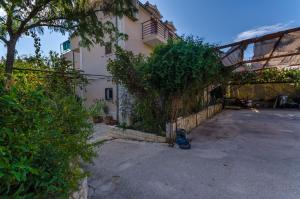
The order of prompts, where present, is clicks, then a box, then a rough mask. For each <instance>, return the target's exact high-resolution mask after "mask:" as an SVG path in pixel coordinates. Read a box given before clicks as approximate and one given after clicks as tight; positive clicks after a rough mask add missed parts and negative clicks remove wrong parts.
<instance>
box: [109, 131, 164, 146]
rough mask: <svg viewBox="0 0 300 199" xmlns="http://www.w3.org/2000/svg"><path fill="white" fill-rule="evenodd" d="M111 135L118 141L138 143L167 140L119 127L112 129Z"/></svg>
mask: <svg viewBox="0 0 300 199" xmlns="http://www.w3.org/2000/svg"><path fill="white" fill-rule="evenodd" d="M109 133H110V135H111V136H112V137H114V138H118V139H130V140H137V141H146V142H159V143H164V142H166V138H165V137H162V136H157V135H154V134H150V133H144V132H141V131H136V130H131V129H122V128H118V127H111V129H110V132H109Z"/></svg>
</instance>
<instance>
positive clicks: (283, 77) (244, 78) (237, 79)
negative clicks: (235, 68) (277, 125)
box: [231, 68, 300, 84]
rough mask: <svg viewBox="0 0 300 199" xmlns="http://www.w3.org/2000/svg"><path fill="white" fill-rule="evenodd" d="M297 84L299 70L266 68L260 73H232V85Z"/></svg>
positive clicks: (299, 75) (299, 79) (299, 77)
mask: <svg viewBox="0 0 300 199" xmlns="http://www.w3.org/2000/svg"><path fill="white" fill-rule="evenodd" d="M292 82H295V83H297V82H298V83H299V82H300V70H299V69H284V70H281V69H277V68H268V69H264V70H262V71H242V72H235V73H232V77H231V83H232V84H251V83H292Z"/></svg>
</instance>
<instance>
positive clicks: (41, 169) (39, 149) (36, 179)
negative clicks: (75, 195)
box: [0, 72, 94, 199]
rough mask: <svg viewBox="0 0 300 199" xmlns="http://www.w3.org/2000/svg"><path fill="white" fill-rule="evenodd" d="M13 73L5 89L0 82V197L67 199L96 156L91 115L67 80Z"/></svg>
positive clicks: (62, 77)
mask: <svg viewBox="0 0 300 199" xmlns="http://www.w3.org/2000/svg"><path fill="white" fill-rule="evenodd" d="M17 74H19V73H18V72H17V73H16V75H15V77H14V78H15V83H14V85H12V87H11V89H9V90H7V89H5V88H4V81H3V75H2V76H1V81H0V110H1V113H0V198H30V199H31V198H69V195H70V193H72V192H73V191H74V190H76V189H77V188H78V183H79V182H80V180H81V179H83V178H84V176H86V173H85V172H83V171H82V170H81V164H82V162H88V161H91V158H92V157H93V156H94V152H93V147H92V145H91V144H88V142H87V140H88V138H89V137H90V136H91V133H92V125H91V124H90V123H88V117H89V113H88V112H87V111H86V110H85V108H84V107H83V106H82V104H81V102H80V101H79V100H78V98H77V97H76V96H75V95H74V93H72V92H69V91H70V89H72V86H71V84H65V85H64V84H62V83H61V82H62V81H64V82H69V81H67V79H68V77H65V76H61V77H59V76H57V75H48V76H47V78H46V80H47V81H37V82H38V83H37V84H30V83H29V82H31V81H30V80H31V79H32V78H33V79H34V80H37V79H36V77H35V76H32V75H31V74H30V73H29V74H26V75H20V74H19V75H17ZM43 75H44V74H43ZM16 76H18V77H16ZM38 78H41V77H38ZM69 83H70V82H69ZM56 85H60V89H58V88H55V86H56Z"/></svg>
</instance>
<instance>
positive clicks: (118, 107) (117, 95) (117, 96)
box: [116, 16, 120, 122]
mask: <svg viewBox="0 0 300 199" xmlns="http://www.w3.org/2000/svg"><path fill="white" fill-rule="evenodd" d="M118 23H119V22H118V16H116V27H117V28H118ZM118 41H119V40H117V41H116V42H117V45H118V44H119V42H118ZM116 90H117V94H116V98H117V100H116V102H117V121H118V122H119V110H120V105H119V83H118V82H116Z"/></svg>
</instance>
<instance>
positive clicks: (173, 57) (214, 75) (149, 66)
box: [108, 37, 232, 133]
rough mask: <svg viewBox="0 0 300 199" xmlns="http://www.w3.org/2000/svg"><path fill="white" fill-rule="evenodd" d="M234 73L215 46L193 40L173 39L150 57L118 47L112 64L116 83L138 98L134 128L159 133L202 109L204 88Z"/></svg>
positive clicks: (112, 72)
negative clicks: (178, 118)
mask: <svg viewBox="0 0 300 199" xmlns="http://www.w3.org/2000/svg"><path fill="white" fill-rule="evenodd" d="M231 70H232V69H229V68H226V67H224V66H223V65H222V63H221V62H220V54H219V52H218V51H216V50H215V48H214V46H213V45H210V44H208V43H204V42H203V41H202V40H199V39H197V38H193V37H185V38H180V39H177V40H169V41H168V42H167V43H166V44H163V45H159V46H157V47H155V49H154V51H153V53H152V54H151V55H150V56H149V57H148V58H145V57H143V56H142V55H134V54H133V53H132V52H129V51H125V50H122V49H120V48H117V50H116V59H114V60H110V61H109V63H108V71H110V72H111V74H112V75H113V78H114V80H115V81H116V82H118V83H120V84H122V85H123V86H124V87H126V88H127V89H128V91H129V92H130V93H131V94H132V95H133V96H134V97H135V98H136V104H137V106H136V107H135V109H136V110H135V113H136V115H135V119H136V121H135V122H136V124H134V125H133V126H136V127H137V128H139V129H141V130H144V129H146V130H147V131H150V132H156V133H160V132H161V131H164V130H165V124H166V123H167V122H174V121H175V120H176V119H177V117H178V116H182V115H184V114H188V113H191V112H192V111H193V112H194V111H197V110H199V109H201V107H202V106H203V102H202V100H201V99H202V98H203V93H204V89H206V88H207V87H208V86H209V85H218V84H222V83H223V82H225V81H227V78H228V76H229V75H230V72H231Z"/></svg>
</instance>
